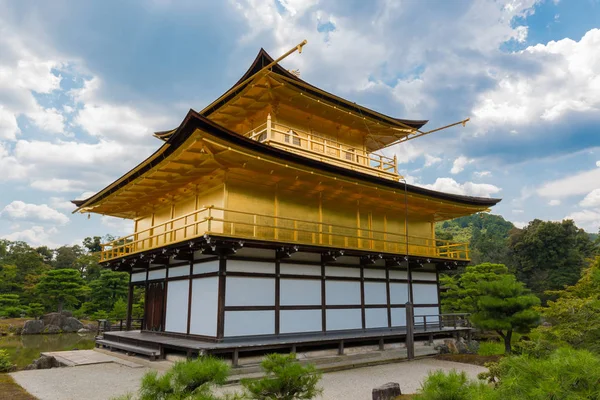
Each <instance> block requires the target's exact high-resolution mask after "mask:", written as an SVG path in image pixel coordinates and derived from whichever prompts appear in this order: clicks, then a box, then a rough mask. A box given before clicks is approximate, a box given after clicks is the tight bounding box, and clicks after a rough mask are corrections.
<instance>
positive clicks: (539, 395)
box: [496, 348, 600, 400]
mask: <svg viewBox="0 0 600 400" xmlns="http://www.w3.org/2000/svg"><path fill="white" fill-rule="evenodd" d="M497 374H498V376H499V383H498V385H497V388H496V392H497V394H498V398H499V399H530V400H538V399H539V400H542V399H544V400H546V399H600V358H598V357H597V356H595V355H594V354H592V353H590V352H589V351H587V350H574V349H571V348H561V349H558V350H556V351H555V352H554V353H552V354H551V355H550V356H549V357H546V358H542V359H539V358H537V357H534V356H530V355H521V356H514V357H507V358H504V359H502V360H501V361H500V362H499V364H498V371H497Z"/></svg>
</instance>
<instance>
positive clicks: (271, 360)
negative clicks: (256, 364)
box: [242, 353, 323, 400]
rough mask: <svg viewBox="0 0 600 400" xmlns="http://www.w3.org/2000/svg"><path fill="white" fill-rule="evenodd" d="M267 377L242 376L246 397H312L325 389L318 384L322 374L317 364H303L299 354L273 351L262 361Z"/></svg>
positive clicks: (265, 399)
mask: <svg viewBox="0 0 600 400" xmlns="http://www.w3.org/2000/svg"><path fill="white" fill-rule="evenodd" d="M261 368H262V370H263V371H264V372H265V374H266V376H265V377H264V378H262V379H259V380H248V379H242V385H243V386H244V388H245V390H246V396H247V397H249V398H250V399H256V400H271V399H278V400H294V399H312V398H314V397H316V396H317V395H319V394H320V393H321V392H322V391H323V390H322V389H320V388H318V387H317V384H318V383H319V381H320V380H321V373H320V372H319V371H317V369H316V368H315V366H314V365H310V364H309V365H301V364H300V363H298V362H297V361H296V354H294V353H292V354H288V355H283V354H269V355H268V356H266V357H265V359H264V360H263V361H262V362H261Z"/></svg>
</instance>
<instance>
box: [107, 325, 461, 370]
mask: <svg viewBox="0 0 600 400" xmlns="http://www.w3.org/2000/svg"><path fill="white" fill-rule="evenodd" d="M461 332H462V333H466V334H468V333H470V332H471V328H469V327H456V328H455V327H442V328H439V327H438V326H428V327H427V330H425V329H423V327H422V326H416V327H415V337H421V338H429V339H432V338H433V336H439V335H451V334H455V333H461ZM405 338H406V328H395V329H372V330H368V331H344V332H328V333H326V334H323V333H307V334H295V335H285V336H279V337H277V336H264V337H243V338H229V339H225V340H224V341H222V342H210V341H204V340H201V339H194V338H186V337H175V336H167V335H163V334H159V333H152V332H141V331H123V332H105V333H104V339H103V341H104V342H106V341H109V342H113V343H122V344H123V345H126V346H127V345H129V346H140V347H144V348H146V349H156V350H158V351H159V353H160V356H161V357H164V355H165V352H166V351H167V350H174V351H179V352H185V353H186V354H187V355H188V356H189V357H192V356H194V355H204V354H231V357H232V360H233V364H234V365H237V359H238V356H239V353H240V352H252V351H263V350H274V349H289V351H291V352H295V351H296V349H297V347H311V346H314V347H317V346H322V345H337V347H338V352H339V354H343V353H344V344H346V343H360V342H377V341H378V342H379V346H380V348H382V349H383V344H384V341H386V340H398V339H405ZM115 347H116V348H118V346H115Z"/></svg>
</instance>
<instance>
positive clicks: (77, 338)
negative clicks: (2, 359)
mask: <svg viewBox="0 0 600 400" xmlns="http://www.w3.org/2000/svg"><path fill="white" fill-rule="evenodd" d="M94 336H95V335H94V334H93V333H91V334H89V333H86V334H79V333H63V334H60V335H24V336H17V335H15V336H1V337H0V349H3V350H7V351H8V354H10V357H11V359H12V362H13V363H15V364H17V368H18V369H22V368H24V367H26V366H27V365H29V364H31V362H32V361H33V360H35V359H36V358H39V356H40V353H42V352H46V351H63V350H75V349H77V350H85V349H93V348H94Z"/></svg>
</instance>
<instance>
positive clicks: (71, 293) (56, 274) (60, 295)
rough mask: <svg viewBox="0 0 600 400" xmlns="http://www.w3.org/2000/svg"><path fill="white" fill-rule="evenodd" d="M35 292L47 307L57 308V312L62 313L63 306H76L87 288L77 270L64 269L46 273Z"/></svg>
mask: <svg viewBox="0 0 600 400" xmlns="http://www.w3.org/2000/svg"><path fill="white" fill-rule="evenodd" d="M36 291H37V292H38V293H39V294H40V298H42V299H43V300H44V301H45V302H46V303H47V305H48V306H50V307H57V311H58V312H62V310H63V307H64V306H65V305H67V306H71V305H76V304H78V303H79V301H80V299H81V298H82V297H83V296H85V294H86V293H87V292H88V288H87V287H86V286H85V283H84V281H83V279H82V278H81V275H80V274H79V272H78V271H77V270H74V269H70V268H64V269H55V270H51V271H48V272H46V273H45V274H44V275H43V276H42V277H41V279H40V282H39V283H38V284H37V286H36Z"/></svg>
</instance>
